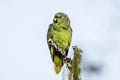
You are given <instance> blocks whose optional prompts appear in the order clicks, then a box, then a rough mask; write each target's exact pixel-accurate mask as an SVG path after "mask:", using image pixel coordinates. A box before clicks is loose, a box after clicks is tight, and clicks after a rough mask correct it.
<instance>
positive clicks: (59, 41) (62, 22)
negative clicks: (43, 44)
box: [47, 12, 72, 74]
mask: <svg viewBox="0 0 120 80" xmlns="http://www.w3.org/2000/svg"><path fill="white" fill-rule="evenodd" d="M49 39H52V40H53V41H54V43H55V44H56V45H57V46H58V47H59V48H60V49H62V51H63V54H64V55H66V56H67V55H68V50H69V47H70V44H71V41H72V28H71V27H70V19H69V17H68V16H67V14H65V13H61V12H58V13H56V14H55V16H54V18H53V23H52V24H50V25H49V28H48V32H47V43H48V47H49V50H50V55H51V58H52V61H53V63H54V70H55V72H56V74H58V73H59V72H60V71H61V68H62V66H63V65H64V62H63V58H62V56H60V55H59V54H58V52H57V51H56V50H55V49H54V48H53V47H52V46H51V45H50V43H49V42H48V40H49Z"/></svg>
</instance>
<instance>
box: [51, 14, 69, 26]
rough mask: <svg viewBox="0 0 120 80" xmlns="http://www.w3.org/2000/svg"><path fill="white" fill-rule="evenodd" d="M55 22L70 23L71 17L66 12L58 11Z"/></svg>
mask: <svg viewBox="0 0 120 80" xmlns="http://www.w3.org/2000/svg"><path fill="white" fill-rule="evenodd" d="M53 22H54V24H59V25H60V24H64V25H70V19H69V18H68V16H67V15H66V14H64V13H56V14H55V16H54V19H53Z"/></svg>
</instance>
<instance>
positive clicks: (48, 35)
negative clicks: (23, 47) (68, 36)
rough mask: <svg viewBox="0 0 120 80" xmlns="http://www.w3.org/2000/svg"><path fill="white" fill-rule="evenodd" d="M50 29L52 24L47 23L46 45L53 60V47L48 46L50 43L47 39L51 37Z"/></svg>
mask: <svg viewBox="0 0 120 80" xmlns="http://www.w3.org/2000/svg"><path fill="white" fill-rule="evenodd" d="M51 29H52V24H50V25H49V29H48V33H47V43H48V47H49V50H50V54H51V58H52V60H53V54H54V52H53V48H52V47H51V46H50V44H49V42H48V40H49V39H52V34H51Z"/></svg>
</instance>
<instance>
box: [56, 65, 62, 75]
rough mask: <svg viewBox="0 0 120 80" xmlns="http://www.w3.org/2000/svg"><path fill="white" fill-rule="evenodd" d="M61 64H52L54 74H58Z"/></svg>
mask: <svg viewBox="0 0 120 80" xmlns="http://www.w3.org/2000/svg"><path fill="white" fill-rule="evenodd" d="M61 68H62V66H57V65H56V64H54V69H55V72H56V74H58V73H59V72H60V71H61Z"/></svg>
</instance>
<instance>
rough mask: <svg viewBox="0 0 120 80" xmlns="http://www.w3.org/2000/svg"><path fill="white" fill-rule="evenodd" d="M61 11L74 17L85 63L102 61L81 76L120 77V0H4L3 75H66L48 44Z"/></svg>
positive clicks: (22, 79)
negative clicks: (97, 71)
mask: <svg viewBox="0 0 120 80" xmlns="http://www.w3.org/2000/svg"><path fill="white" fill-rule="evenodd" d="M56 12H64V13H66V14H68V16H69V17H70V19H71V27H72V29H73V40H72V45H77V46H78V47H79V48H82V49H83V51H84V52H83V62H84V63H83V64H85V65H86V64H87V63H86V62H89V61H90V62H91V63H97V64H99V63H100V64H101V65H103V68H104V69H103V70H102V73H101V74H98V75H90V74H86V73H85V72H84V70H83V72H82V74H81V75H82V79H83V80H120V0H59V1H58V0H0V80H58V79H59V80H62V71H61V73H60V74H59V75H56V74H55V72H54V65H53V63H52V60H51V57H50V54H49V50H48V46H47V43H46V33H47V29H48V25H49V24H50V23H52V20H53V16H54V14H55V13H56ZM69 52H70V53H69V56H70V55H72V52H73V51H72V48H71V49H70V51H69Z"/></svg>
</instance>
